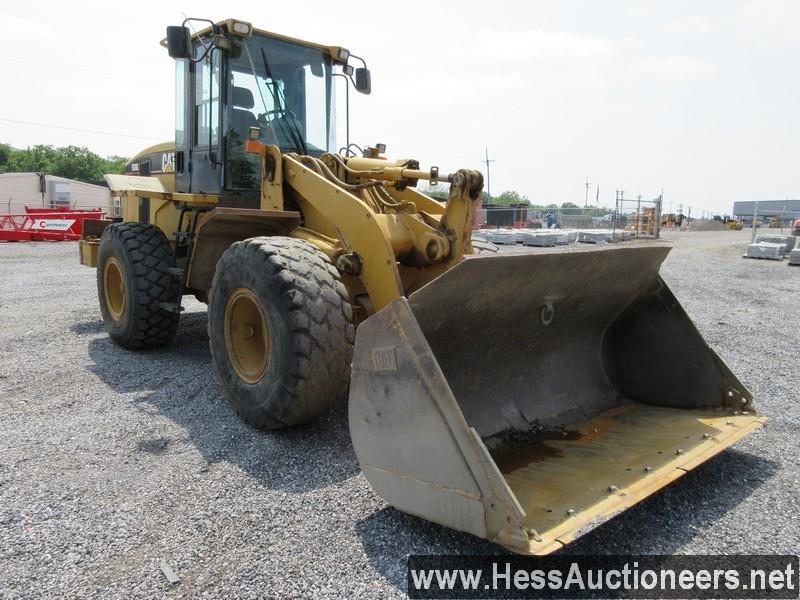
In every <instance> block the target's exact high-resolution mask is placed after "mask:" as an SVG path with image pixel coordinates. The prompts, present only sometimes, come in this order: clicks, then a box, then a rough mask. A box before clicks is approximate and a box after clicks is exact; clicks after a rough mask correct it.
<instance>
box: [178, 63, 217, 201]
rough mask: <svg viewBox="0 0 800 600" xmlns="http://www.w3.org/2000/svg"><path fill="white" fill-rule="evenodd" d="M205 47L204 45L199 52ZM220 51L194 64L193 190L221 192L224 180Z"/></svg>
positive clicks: (191, 78)
mask: <svg viewBox="0 0 800 600" xmlns="http://www.w3.org/2000/svg"><path fill="white" fill-rule="evenodd" d="M203 52H204V50H203V49H202V48H201V49H200V50H199V51H198V52H197V53H196V56H197V55H201V54H202V53H203ZM220 54H221V52H220V51H219V50H217V49H212V50H211V51H210V52H209V53H208V55H207V56H206V58H204V59H202V60H200V61H199V62H196V63H190V65H189V70H190V73H191V76H190V78H189V79H190V83H191V92H192V93H191V104H190V107H189V108H190V112H191V115H190V120H191V130H190V135H189V138H190V139H189V161H188V164H187V165H186V166H187V167H188V170H189V180H190V185H189V191H191V192H192V193H195V194H219V191H220V187H221V183H222V173H223V169H222V156H221V152H220V133H221V127H220V116H221V110H220V106H221V105H220V80H221V78H220Z"/></svg>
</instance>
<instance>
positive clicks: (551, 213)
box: [474, 197, 680, 238]
mask: <svg viewBox="0 0 800 600" xmlns="http://www.w3.org/2000/svg"><path fill="white" fill-rule="evenodd" d="M678 221H679V220H678V219H676V218H673V217H672V216H668V218H664V217H662V213H661V198H660V197H659V198H656V199H654V200H642V199H641V198H638V199H636V200H627V199H624V200H623V199H617V202H616V206H614V207H613V208H609V207H584V208H580V207H575V206H570V207H558V206H555V205H553V206H545V207H540V206H530V205H527V204H516V205H510V206H499V205H493V204H485V205H483V206H482V207H481V208H479V209H478V210H476V211H475V222H474V228H475V229H567V230H610V231H612V232H617V231H620V232H622V231H624V232H627V233H628V234H629V235H630V237H639V238H658V236H659V233H660V230H661V227H662V226H671V225H675V224H677V225H678V226H679V225H680V222H678Z"/></svg>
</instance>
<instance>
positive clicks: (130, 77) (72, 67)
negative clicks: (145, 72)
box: [0, 54, 172, 87]
mask: <svg viewBox="0 0 800 600" xmlns="http://www.w3.org/2000/svg"><path fill="white" fill-rule="evenodd" d="M0 58H11V59H14V60H23V61H26V62H31V63H36V64H40V65H44V66H48V67H58V68H59V69H69V70H72V71H81V72H83V73H93V74H95V75H102V76H103V77H105V78H113V79H117V80H122V79H124V80H125V81H141V82H142V83H148V84H152V85H162V86H164V87H171V86H172V84H170V83H166V82H164V81H156V80H154V79H143V78H141V77H136V76H135V75H128V74H127V73H122V72H116V73H112V72H110V71H98V70H97V69H87V68H85V67H78V66H75V65H65V64H61V63H54V62H49V61H46V60H39V59H38V58H28V57H27V56H15V55H13V54H0Z"/></svg>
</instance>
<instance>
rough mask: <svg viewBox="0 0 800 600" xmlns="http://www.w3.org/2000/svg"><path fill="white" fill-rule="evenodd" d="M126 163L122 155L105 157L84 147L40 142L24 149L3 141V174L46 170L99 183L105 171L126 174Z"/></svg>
mask: <svg viewBox="0 0 800 600" xmlns="http://www.w3.org/2000/svg"><path fill="white" fill-rule="evenodd" d="M126 162H128V159H127V158H125V157H123V156H108V157H105V158H103V157H102V156H99V155H97V154H95V153H94V152H92V151H91V150H89V149H88V148H85V147H83V146H63V147H55V146H49V145H44V144H38V145H36V146H29V147H28V148H24V149H23V148H14V147H12V146H11V145H9V144H2V143H0V173H46V174H48V175H57V176H58V177H65V178H67V179H75V180H77V181H85V182H87V183H96V182H98V181H102V179H103V175H105V174H106V173H124V171H125V163H126Z"/></svg>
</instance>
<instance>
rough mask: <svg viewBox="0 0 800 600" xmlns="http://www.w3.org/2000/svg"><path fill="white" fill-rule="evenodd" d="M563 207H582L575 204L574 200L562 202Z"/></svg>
mask: <svg viewBox="0 0 800 600" xmlns="http://www.w3.org/2000/svg"><path fill="white" fill-rule="evenodd" d="M561 208H580V206H578V205H577V204H573V203H572V202H562V203H561Z"/></svg>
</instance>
